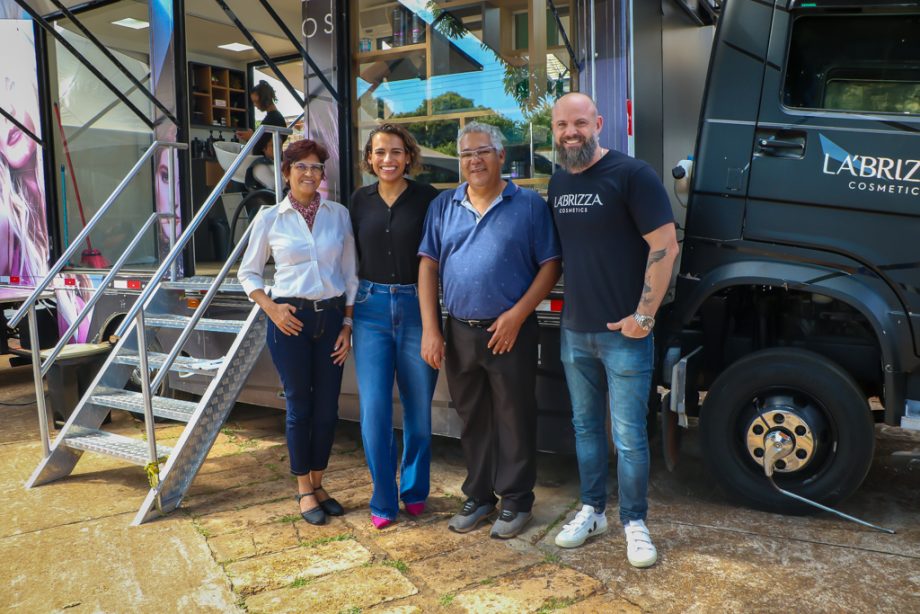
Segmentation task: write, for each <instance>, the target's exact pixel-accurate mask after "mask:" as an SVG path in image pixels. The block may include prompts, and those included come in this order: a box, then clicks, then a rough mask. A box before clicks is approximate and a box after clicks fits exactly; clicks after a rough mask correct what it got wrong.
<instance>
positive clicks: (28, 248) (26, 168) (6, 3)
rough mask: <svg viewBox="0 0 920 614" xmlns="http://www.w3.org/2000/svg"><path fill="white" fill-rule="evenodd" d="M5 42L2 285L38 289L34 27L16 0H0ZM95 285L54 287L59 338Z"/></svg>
mask: <svg viewBox="0 0 920 614" xmlns="http://www.w3.org/2000/svg"><path fill="white" fill-rule="evenodd" d="M0 40H2V41H3V54H4V57H7V58H16V61H7V62H2V63H0V109H2V110H3V113H0V281H4V282H8V283H10V284H11V285H18V286H26V287H33V286H34V285H35V284H36V283H38V282H39V281H40V280H41V279H42V278H44V277H45V275H47V273H48V270H49V268H50V266H49V257H50V253H51V248H50V239H49V233H48V216H47V202H46V200H45V178H44V166H43V164H44V161H43V153H44V152H43V150H42V147H41V138H42V134H41V116H40V115H39V101H38V70H37V66H36V59H35V40H34V29H33V24H32V20H31V19H28V18H26V19H23V18H22V15H21V9H20V8H19V7H18V6H17V5H16V3H15V2H13V0H0ZM100 279H101V278H100ZM93 285H94V282H93V280H92V279H90V277H89V276H87V275H65V276H61V277H59V278H58V279H57V280H56V281H55V283H54V284H52V287H53V288H54V294H55V302H56V304H57V322H58V332H59V333H60V334H63V333H64V332H65V331H66V330H67V329H68V328H70V325H71V323H72V322H74V321H75V320H76V318H77V315H78V314H79V313H80V311H81V310H83V307H84V305H85V304H86V301H87V300H88V298H89V296H91V295H92V289H93ZM96 285H98V281H96ZM91 319H92V314H91V313H89V314H87V315H86V316H85V318H84V319H83V321H82V322H81V323H80V325H79V327H77V328H76V330H75V331H74V334H73V336H72V337H71V341H73V342H76V343H83V342H85V341H87V338H88V337H89V335H90V330H89V328H90V320H91Z"/></svg>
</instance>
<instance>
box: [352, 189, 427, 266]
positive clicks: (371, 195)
mask: <svg viewBox="0 0 920 614" xmlns="http://www.w3.org/2000/svg"><path fill="white" fill-rule="evenodd" d="M437 195H438V190H437V189H435V188H433V187H431V186H430V185H426V184H423V183H417V182H415V181H411V180H409V186H408V187H407V188H406V189H405V190H404V191H403V193H402V194H400V195H399V198H397V199H396V202H394V203H393V206H392V207H388V206H387V204H386V202H384V200H383V198H381V196H380V194H379V193H378V192H377V184H376V183H374V184H372V185H369V186H364V187H362V188H358V189H357V190H355V193H354V194H353V195H352V197H351V205H350V206H349V211H350V212H351V223H352V226H353V228H354V231H355V244H356V245H357V248H358V277H360V278H361V279H366V280H368V281H372V282H374V283H378V284H414V283H417V282H418V246H419V243H421V241H422V231H423V230H424V226H425V214H427V213H428V205H429V204H431V201H432V200H433V199H434V197H435V196H437Z"/></svg>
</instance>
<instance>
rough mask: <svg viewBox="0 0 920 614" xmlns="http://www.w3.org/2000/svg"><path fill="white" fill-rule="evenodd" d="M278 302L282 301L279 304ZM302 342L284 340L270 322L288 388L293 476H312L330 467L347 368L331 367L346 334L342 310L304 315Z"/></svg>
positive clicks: (300, 314)
mask: <svg viewBox="0 0 920 614" xmlns="http://www.w3.org/2000/svg"><path fill="white" fill-rule="evenodd" d="M276 300H277V299H276ZM294 317H296V318H297V319H298V320H300V321H301V322H303V330H301V331H300V334H299V335H297V336H294V335H291V336H288V335H285V334H284V333H282V332H281V331H279V330H278V327H277V326H275V323H274V322H272V321H271V319H269V320H268V329H267V333H266V334H267V345H268V351H269V353H270V354H271V356H272V362H273V363H275V368H276V369H277V370H278V375H280V376H281V384H282V385H283V386H284V403H285V406H286V408H287V414H286V416H285V427H286V428H285V432H286V434H287V446H288V457H289V459H290V463H291V473H292V474H294V475H307V474H308V473H310V472H311V471H322V470H324V469H325V468H326V466H327V465H328V464H329V454H330V453H331V452H332V440H333V438H334V437H335V424H336V421H337V420H338V417H339V391H340V390H341V388H342V367H340V366H338V365H336V364H335V363H333V362H332V357H331V356H330V354H332V351H333V350H332V348H333V346H334V345H335V340H336V338H338V336H339V333H340V332H341V330H342V317H343V314H342V312H341V311H340V310H339V309H336V308H331V309H326V310H325V311H319V312H316V311H313V309H300V310H298V311H296V312H295V313H294Z"/></svg>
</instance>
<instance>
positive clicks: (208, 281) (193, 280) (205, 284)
mask: <svg viewBox="0 0 920 614" xmlns="http://www.w3.org/2000/svg"><path fill="white" fill-rule="evenodd" d="M214 279H215V278H214V277H205V276H202V275H196V276H195V277H186V278H184V279H180V280H178V281H164V282H163V283H162V284H160V285H162V286H163V287H164V288H169V289H170V290H195V291H201V292H206V291H208V290H210V289H211V286H213V285H214ZM220 292H231V293H239V294H244V292H243V284H241V283H240V282H239V281H237V280H236V278H230V277H228V278H227V279H225V280H224V282H223V283H222V284H220Z"/></svg>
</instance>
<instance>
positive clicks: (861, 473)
mask: <svg viewBox="0 0 920 614" xmlns="http://www.w3.org/2000/svg"><path fill="white" fill-rule="evenodd" d="M700 430H701V440H702V441H701V442H702V446H703V450H704V451H705V452H704V454H705V455H706V457H707V462H708V464H709V466H710V469H711V471H712V473H713V474H714V475H715V476H716V478H717V479H718V480H719V482H720V483H721V485H722V486H723V488H724V489H725V490H727V491H728V492H729V494H731V495H733V496H735V497H737V498H738V499H740V500H741V501H743V502H745V503H747V504H749V505H752V506H753V507H757V508H760V509H764V510H767V511H772V512H779V513H784V514H804V513H809V512H813V511H815V510H814V508H812V507H810V506H807V505H805V504H803V503H800V502H797V501H795V500H794V499H791V498H789V497H785V496H783V495H782V494H780V493H778V492H776V490H774V489H773V488H772V487H771V485H770V483H769V482H768V480H767V478H766V476H765V475H764V468H763V460H762V456H763V453H764V438H765V437H766V436H767V435H768V434H769V433H771V432H773V431H777V430H779V431H782V432H783V433H785V434H786V435H788V436H789V437H791V438H792V440H793V442H794V443H795V447H794V450H793V453H792V454H791V455H789V456H787V457H786V458H785V459H784V460H780V461H778V462H777V463H776V470H775V472H774V474H773V479H774V480H775V481H776V483H777V485H779V487H780V488H784V489H786V490H789V491H792V492H794V493H796V494H798V495H801V496H803V497H805V498H808V499H812V500H815V501H819V502H821V503H824V504H826V505H830V504H833V503H835V502H838V501H841V500H843V499H845V498H846V497H848V496H849V495H851V494H852V493H853V492H854V491H855V490H856V489H857V488H859V485H860V484H861V483H862V481H863V480H864V479H865V477H866V474H867V473H868V471H869V466H870V464H871V463H872V455H873V451H874V447H875V431H874V426H873V422H872V417H871V412H870V410H869V406H868V402H867V400H866V398H865V396H864V395H863V393H862V391H861V390H860V388H859V386H857V385H856V382H854V381H853V379H852V378H851V377H850V375H849V374H848V373H847V372H846V371H844V370H843V369H842V368H841V367H840V366H839V365H837V364H835V363H833V362H831V361H830V360H828V359H826V358H824V357H823V356H821V355H819V354H815V353H813V352H807V351H804V350H797V349H788V348H774V349H768V350H762V351H759V352H755V353H753V354H750V355H748V356H745V357H744V358H742V359H741V360H739V361H738V362H736V363H734V364H732V365H731V366H730V367H728V368H727V369H726V370H725V371H724V372H722V374H721V375H719V377H718V378H717V379H716V381H715V382H713V384H712V386H711V387H710V389H709V391H708V394H707V395H706V400H705V402H704V403H703V408H702V411H701V414H700Z"/></svg>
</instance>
